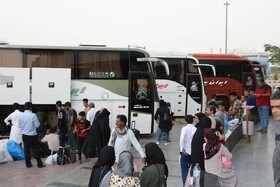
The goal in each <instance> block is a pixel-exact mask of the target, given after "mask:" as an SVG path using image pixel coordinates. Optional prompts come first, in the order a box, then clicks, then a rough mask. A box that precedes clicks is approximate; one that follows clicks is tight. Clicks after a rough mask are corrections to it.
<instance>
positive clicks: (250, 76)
mask: <svg viewBox="0 0 280 187" xmlns="http://www.w3.org/2000/svg"><path fill="white" fill-rule="evenodd" d="M192 56H193V57H195V58H197V59H198V61H199V63H200V64H211V65H214V66H215V69H216V77H213V73H212V72H211V71H209V69H206V68H203V67H202V69H201V70H202V75H203V79H204V84H205V88H206V93H207V99H208V100H210V99H211V98H210V97H211V95H212V94H216V95H217V100H222V101H224V103H225V106H226V108H227V109H228V108H229V106H230V99H229V92H231V91H236V92H237V94H238V95H239V96H241V95H242V94H243V91H244V89H248V88H255V87H256V72H255V70H254V65H253V63H252V62H251V61H250V60H249V59H246V58H243V57H240V56H237V55H226V54H193V55H192Z"/></svg>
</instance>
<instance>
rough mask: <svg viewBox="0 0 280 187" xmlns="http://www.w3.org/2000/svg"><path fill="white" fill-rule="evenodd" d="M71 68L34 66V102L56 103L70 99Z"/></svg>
mask: <svg viewBox="0 0 280 187" xmlns="http://www.w3.org/2000/svg"><path fill="white" fill-rule="evenodd" d="M70 94H71V69H66V68H65V69H63V68H32V103H33V104H48V105H49V104H55V103H56V101H58V100H60V101H62V102H66V101H70V99H71V98H70Z"/></svg>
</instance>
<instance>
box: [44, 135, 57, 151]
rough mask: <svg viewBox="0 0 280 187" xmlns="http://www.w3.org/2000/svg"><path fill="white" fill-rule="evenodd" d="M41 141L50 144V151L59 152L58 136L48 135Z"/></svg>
mask: <svg viewBox="0 0 280 187" xmlns="http://www.w3.org/2000/svg"><path fill="white" fill-rule="evenodd" d="M41 141H42V142H47V143H48V146H49V150H51V151H58V149H59V136H58V134H55V133H50V134H48V135H45V136H44V138H43V139H42V140H41Z"/></svg>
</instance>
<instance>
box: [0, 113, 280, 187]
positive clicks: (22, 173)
mask: <svg viewBox="0 0 280 187" xmlns="http://www.w3.org/2000/svg"><path fill="white" fill-rule="evenodd" d="M275 123H276V122H275V121H274V120H273V119H272V118H271V119H270V125H269V131H268V133H267V134H260V133H257V132H255V133H254V134H253V135H252V136H251V138H250V143H249V144H246V139H245V137H244V138H242V139H241V140H240V141H239V142H238V144H237V145H236V146H235V148H234V149H233V151H232V154H233V164H234V167H235V170H236V173H237V175H238V178H239V185H238V186H241V187H273V186H274V184H273V171H272V155H273V150H274V147H275V144H274V130H275ZM184 125H185V122H184V120H181V119H179V120H177V122H176V123H175V125H174V126H173V129H172V131H171V135H170V138H171V140H172V142H171V143H170V144H169V145H164V142H161V144H160V147H161V149H162V150H163V152H164V154H165V157H166V160H167V165H168V168H169V177H168V180H167V184H168V186H182V182H181V170H180V165H179V138H180V131H181V128H182V127H183V126H184ZM258 128H259V124H255V131H256V130H257V129H258ZM155 139H156V138H155V135H149V136H142V137H141V139H140V144H141V145H142V147H144V145H145V144H146V143H148V142H152V141H153V142H155ZM132 153H133V155H134V156H135V162H136V163H137V164H138V167H139V170H140V171H141V170H142V168H143V164H142V162H141V160H140V157H139V154H138V153H137V152H136V150H135V149H134V148H132ZM32 162H33V165H34V167H32V168H26V167H25V164H24V161H14V162H7V163H3V164H0V170H1V171H2V172H1V175H0V187H14V186H17V187H21V186H23V187H27V186H28V187H33V186H36V187H37V186H39V187H41V186H42V187H43V186H44V187H55V186H65V187H84V186H87V185H88V182H89V178H90V174H91V169H92V166H93V165H94V163H95V162H96V159H95V158H92V159H90V160H89V161H85V162H83V163H82V164H79V163H78V162H77V163H74V164H66V165H63V166H59V165H53V166H46V167H45V168H37V167H36V161H35V160H33V161H32Z"/></svg>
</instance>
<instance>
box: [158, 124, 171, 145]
mask: <svg viewBox="0 0 280 187" xmlns="http://www.w3.org/2000/svg"><path fill="white" fill-rule="evenodd" d="M164 133H165V143H168V140H169V132H164ZM161 136H162V130H161V129H160V128H158V137H157V141H160V139H161Z"/></svg>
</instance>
